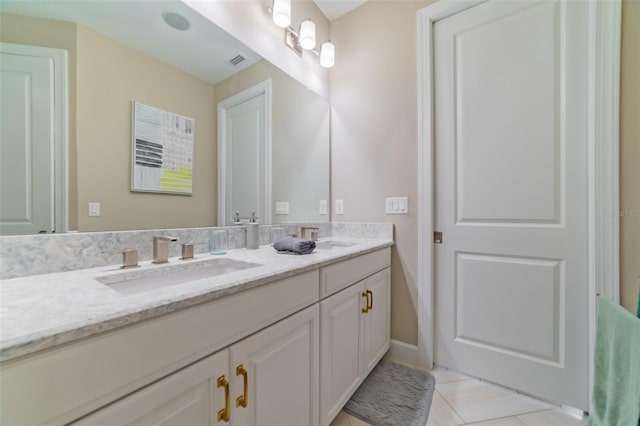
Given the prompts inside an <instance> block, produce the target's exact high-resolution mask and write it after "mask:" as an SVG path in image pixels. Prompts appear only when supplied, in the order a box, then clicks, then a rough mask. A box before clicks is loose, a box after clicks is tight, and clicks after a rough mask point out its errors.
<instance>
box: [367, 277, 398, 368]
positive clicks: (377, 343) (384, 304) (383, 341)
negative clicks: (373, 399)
mask: <svg viewBox="0 0 640 426" xmlns="http://www.w3.org/2000/svg"><path fill="white" fill-rule="evenodd" d="M364 285H365V292H366V293H368V297H369V309H368V310H367V312H366V313H365V314H363V318H364V336H365V337H364V359H365V362H364V368H365V372H364V377H366V376H367V375H368V374H369V373H370V372H371V370H373V367H375V366H376V364H377V363H378V361H380V359H381V358H382V356H383V355H384V354H385V353H386V352H387V350H388V349H389V346H390V344H391V316H390V315H391V270H390V269H389V268H387V269H384V270H382V271H380V272H378V273H377V274H374V275H372V276H370V277H369V278H367V279H366V280H365V283H364Z"/></svg>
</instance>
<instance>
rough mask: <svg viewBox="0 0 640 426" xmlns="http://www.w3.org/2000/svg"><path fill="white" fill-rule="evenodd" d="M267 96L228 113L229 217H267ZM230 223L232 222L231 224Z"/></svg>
mask: <svg viewBox="0 0 640 426" xmlns="http://www.w3.org/2000/svg"><path fill="white" fill-rule="evenodd" d="M264 97H265V95H264V94H261V95H259V96H256V97H254V98H251V99H249V100H247V101H245V102H243V103H240V104H238V105H236V106H233V107H231V108H229V109H228V110H227V123H226V129H227V133H226V137H228V138H229V141H228V146H229V164H228V166H227V170H228V173H229V176H228V179H229V182H228V187H229V188H230V189H229V191H228V196H227V197H228V198H227V218H231V217H233V215H234V213H235V212H236V211H239V212H240V215H241V216H242V217H249V215H250V214H251V212H252V211H255V212H257V214H258V217H263V216H264V212H263V211H262V210H263V206H264V193H263V191H262V190H261V188H262V187H263V186H264V185H263V181H264V160H263V158H264V149H265V147H264V143H265V141H264V135H265V133H264V132H265V110H264ZM229 224H230V223H229Z"/></svg>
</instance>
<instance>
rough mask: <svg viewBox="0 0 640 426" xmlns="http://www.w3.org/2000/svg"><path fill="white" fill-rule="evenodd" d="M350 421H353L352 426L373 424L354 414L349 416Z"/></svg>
mask: <svg viewBox="0 0 640 426" xmlns="http://www.w3.org/2000/svg"><path fill="white" fill-rule="evenodd" d="M349 423H351V426H371V425H370V424H369V423H367V422H363V421H362V420H360V419H359V418H357V417H353V416H349Z"/></svg>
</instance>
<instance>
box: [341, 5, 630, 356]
mask: <svg viewBox="0 0 640 426" xmlns="http://www.w3.org/2000/svg"><path fill="white" fill-rule="evenodd" d="M429 3H430V2H429V1H384V2H377V1H374V2H369V3H367V4H365V5H364V6H362V7H360V8H358V9H356V10H354V11H352V12H351V13H349V14H347V15H345V16H343V17H341V18H339V19H337V20H335V21H334V22H333V23H332V25H331V39H332V41H333V42H334V43H335V44H336V49H337V52H339V54H338V55H337V56H336V65H335V67H334V68H333V69H332V71H331V103H332V117H331V119H332V129H331V131H332V133H331V135H332V145H331V147H332V153H331V178H332V182H331V190H332V199H333V200H335V199H344V204H345V215H344V216H336V215H333V216H332V220H347V221H368V220H370V221H380V222H394V223H395V232H396V234H395V237H396V247H395V248H394V250H393V252H392V312H391V320H392V322H391V336H392V338H393V339H397V340H400V341H403V342H407V343H410V344H415V343H416V342H417V316H416V313H417V269H418V268H417V266H418V259H417V248H418V242H417V228H418V217H417V208H416V204H417V185H418V184H417V159H416V156H417V141H416V139H417V134H416V133H417V118H416V114H417V111H416V110H417V108H416V104H417V100H416V92H417V82H416V45H415V43H416V42H415V40H416V12H417V11H418V10H419V9H422V8H423V7H425V6H427V5H428V4H429ZM391 16H392V17H393V19H389V17H391ZM622 19H623V28H622V81H621V153H620V154H621V174H620V177H621V208H622V209H625V210H627V211H632V212H637V211H638V209H639V208H640V191H638V187H640V168H639V165H640V120H639V119H638V118H639V117H640V79H639V77H638V76H640V48H639V47H638V46H639V42H638V40H640V2H637V1H630V0H625V1H624V4H623V18H622ZM403 195H404V196H408V197H409V200H410V201H409V204H410V209H409V211H410V214H409V215H407V216H387V215H385V214H384V210H383V209H384V206H383V199H384V197H387V196H403ZM621 225H622V226H621V295H622V297H621V298H622V303H623V304H624V305H625V306H626V307H627V309H629V310H631V311H634V312H635V309H636V308H635V307H636V303H637V300H638V299H637V297H638V281H639V280H640V278H639V276H640V255H639V253H640V217H638V216H637V215H636V216H628V217H623V218H622V223H621Z"/></svg>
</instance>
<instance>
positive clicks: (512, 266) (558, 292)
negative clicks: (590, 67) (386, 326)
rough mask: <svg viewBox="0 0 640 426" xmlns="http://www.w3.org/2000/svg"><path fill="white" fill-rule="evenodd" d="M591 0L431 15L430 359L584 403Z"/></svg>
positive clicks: (498, 4)
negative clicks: (433, 239)
mask: <svg viewBox="0 0 640 426" xmlns="http://www.w3.org/2000/svg"><path fill="white" fill-rule="evenodd" d="M587 6H588V5H587V4H586V3H584V2H559V1H558V2H554V1H545V2H502V1H489V2H486V3H482V4H480V5H478V6H475V7H472V8H470V9H467V10H465V11H463V12H460V13H458V14H456V15H453V16H451V17H448V18H445V19H443V20H441V21H438V22H437V23H436V24H435V26H434V64H435V66H434V72H435V85H434V86H435V123H436V126H435V138H436V146H435V160H436V165H435V173H436V175H435V179H436V189H435V192H436V194H435V195H436V197H435V198H436V214H435V226H436V229H437V230H438V231H441V232H443V243H442V244H436V245H435V257H436V271H435V278H436V312H437V314H436V322H437V325H436V348H435V360H436V363H438V364H441V365H444V366H447V367H450V368H454V369H456V370H460V371H462V372H465V373H467V374H471V375H474V376H479V377H482V378H485V379H487V380H490V381H493V382H496V383H500V384H503V385H505V386H508V387H511V388H515V389H519V390H522V391H525V392H527V393H530V394H533V395H537V396H539V397H543V398H545V399H548V400H553V401H556V402H560V403H564V404H568V405H572V406H575V407H580V408H583V409H584V408H587V406H588V364H587V360H588V358H587V354H588V338H587V336H588V303H587V300H588V288H587V211H586V205H587V193H586V189H587V174H586V165H587V156H586V154H587V151H586V149H587V148H586V146H587V145H586V135H587V132H586V131H587V121H586V116H587V115H586V114H587V110H586V105H587V98H586V93H587V57H586V52H587V45H586V43H587V37H586V34H587V31H586V29H587V28H586V23H587V22H588V19H587Z"/></svg>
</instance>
